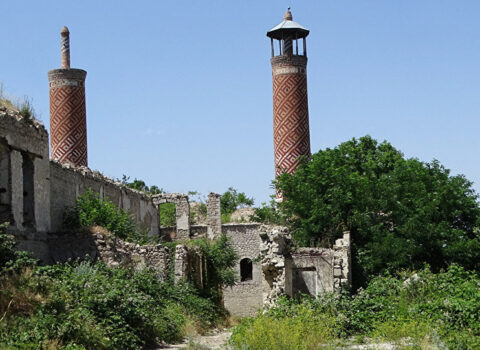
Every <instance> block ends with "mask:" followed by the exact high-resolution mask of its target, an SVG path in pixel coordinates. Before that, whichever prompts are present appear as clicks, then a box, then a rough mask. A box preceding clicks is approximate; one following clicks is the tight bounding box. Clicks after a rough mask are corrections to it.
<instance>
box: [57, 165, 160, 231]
mask: <svg viewBox="0 0 480 350" xmlns="http://www.w3.org/2000/svg"><path fill="white" fill-rule="evenodd" d="M50 182H51V197H50V198H51V202H50V205H51V212H52V232H59V231H62V230H63V227H62V223H63V217H64V214H65V211H66V210H67V209H68V208H70V207H72V206H74V205H75V202H76V199H77V197H78V196H79V195H82V194H84V193H85V192H86V191H87V190H88V189H92V190H93V191H94V192H97V193H99V195H100V198H102V199H106V200H109V201H111V202H113V203H114V204H115V205H116V206H117V207H118V208H121V209H123V210H125V211H127V212H128V213H130V214H131V215H132V216H133V218H134V220H135V222H136V223H137V227H138V228H139V229H141V230H146V231H148V233H149V235H158V233H159V230H158V211H157V208H156V207H155V205H153V203H152V201H151V199H150V198H149V197H148V196H147V195H145V194H143V193H142V192H139V191H135V190H133V189H131V188H128V187H126V186H124V185H122V184H120V183H116V182H114V181H113V180H111V179H109V178H106V177H104V176H103V175H101V174H100V173H98V172H93V171H91V170H89V169H88V168H85V167H80V168H75V167H70V166H69V165H62V164H60V163H58V162H56V161H51V162H50Z"/></svg>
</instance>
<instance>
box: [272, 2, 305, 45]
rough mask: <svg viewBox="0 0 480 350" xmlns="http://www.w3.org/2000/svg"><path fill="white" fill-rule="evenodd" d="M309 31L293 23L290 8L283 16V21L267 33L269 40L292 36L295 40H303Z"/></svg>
mask: <svg viewBox="0 0 480 350" xmlns="http://www.w3.org/2000/svg"><path fill="white" fill-rule="evenodd" d="M308 33H310V31H309V30H308V29H307V28H305V27H304V26H302V25H301V24H299V23H297V22H294V21H293V16H292V12H290V7H289V8H288V10H287V12H285V15H284V16H283V21H282V22H280V23H279V24H277V25H276V26H275V27H273V28H272V29H270V30H269V31H268V32H267V36H268V37H269V38H273V39H278V40H281V39H283V38H285V37H286V36H293V37H295V38H298V39H301V38H305V37H306V36H307V35H308Z"/></svg>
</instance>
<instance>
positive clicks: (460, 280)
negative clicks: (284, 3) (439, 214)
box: [232, 265, 480, 349]
mask: <svg viewBox="0 0 480 350" xmlns="http://www.w3.org/2000/svg"><path fill="white" fill-rule="evenodd" d="M309 313H311V314H312V315H313V316H312V317H324V318H321V319H319V320H317V319H314V322H313V323H312V324H310V326H309V327H308V328H306V329H305V333H302V334H303V336H304V337H305V338H306V337H308V336H310V335H311V334H310V333H316V332H319V329H324V330H329V329H330V330H334V332H327V333H324V334H326V335H327V337H326V338H325V340H324V341H325V342H326V340H328V339H331V337H338V338H343V339H344V342H346V341H347V340H348V339H351V337H352V336H354V337H357V338H359V339H369V340H370V341H375V342H376V341H388V342H393V343H396V344H398V345H399V346H402V344H403V345H405V344H410V345H408V347H409V348H416V347H422V346H424V347H426V348H434V347H438V348H455V349H476V348H478V346H479V345H480V276H479V275H478V274H477V273H475V272H468V271H465V270H464V269H463V268H462V267H460V266H456V265H452V266H450V267H449V268H448V270H447V271H444V272H440V273H438V274H434V273H432V272H431V271H430V270H429V269H428V268H425V269H423V270H421V271H419V272H417V273H416V274H413V273H402V274H400V275H398V276H391V275H384V276H380V277H376V278H374V279H372V280H371V282H370V283H369V285H368V286H367V287H366V289H364V290H363V289H362V290H360V291H359V292H358V293H357V294H356V295H353V296H351V295H348V294H342V295H333V294H324V295H321V296H320V297H319V298H318V299H309V298H306V299H303V300H302V301H297V300H292V299H287V298H283V299H281V300H280V301H279V302H278V304H277V305H276V306H275V307H274V308H272V309H270V310H269V311H268V312H267V313H266V314H265V315H263V314H260V315H259V316H257V317H256V318H252V319H248V320H246V321H244V322H243V323H241V325H240V326H238V327H237V328H235V330H234V333H233V336H232V343H233V344H234V345H235V346H236V348H237V349H242V346H244V347H245V348H247V349H257V348H260V346H263V347H264V348H265V349H268V348H273V347H274V346H281V344H280V345H279V343H278V342H279V341H280V339H283V338H282V337H287V335H288V337H289V338H288V339H289V340H290V341H294V340H295V339H296V338H295V334H294V333H292V332H291V333H292V334H284V335H281V334H278V335H275V337H273V338H270V335H268V334H267V333H266V330H267V329H272V327H284V326H283V324H284V323H286V324H289V325H290V324H291V323H289V322H293V324H295V323H294V320H296V319H299V318H300V317H301V316H302V315H309ZM320 315H321V316H320ZM286 320H288V321H286ZM322 322H323V323H322ZM307 323H308V322H307ZM320 325H321V326H322V328H318V327H320ZM290 327H292V329H294V326H290ZM315 327H317V328H315ZM286 333H288V331H287V332H286ZM292 337H293V339H292ZM329 337H330V338H329ZM262 341H263V343H261V342H262ZM282 341H283V340H282ZM259 344H261V345H259ZM325 344H326V343H325ZM297 346H301V345H297ZM405 346H407V345H405ZM300 348H301V347H300Z"/></svg>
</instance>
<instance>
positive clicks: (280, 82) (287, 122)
mask: <svg viewBox="0 0 480 350" xmlns="http://www.w3.org/2000/svg"><path fill="white" fill-rule="evenodd" d="M282 66H283V67H285V65H282ZM293 68H295V67H293ZM287 69H288V68H287ZM294 70H296V71H297V72H296V73H290V74H275V73H274V75H273V142H274V155H275V176H278V175H280V174H281V173H283V172H287V173H290V174H292V173H293V172H294V171H295V169H296V168H297V166H298V157H300V156H309V155H310V128H309V122H308V97H307V76H306V74H305V69H303V71H302V72H300V71H299V70H298V69H294ZM274 72H275V67H274ZM277 195H278V194H277Z"/></svg>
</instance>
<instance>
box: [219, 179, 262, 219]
mask: <svg viewBox="0 0 480 350" xmlns="http://www.w3.org/2000/svg"><path fill="white" fill-rule="evenodd" d="M254 203H255V202H254V200H253V198H248V197H247V195H246V194H245V193H244V192H240V193H239V192H238V191H237V190H236V189H234V188H233V187H229V188H228V190H227V191H226V192H225V193H224V194H222V197H221V198H220V211H221V213H222V221H224V222H227V221H229V219H230V215H231V214H232V213H233V212H234V211H235V210H237V209H238V208H242V207H245V206H252V205H253V204H254Z"/></svg>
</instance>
